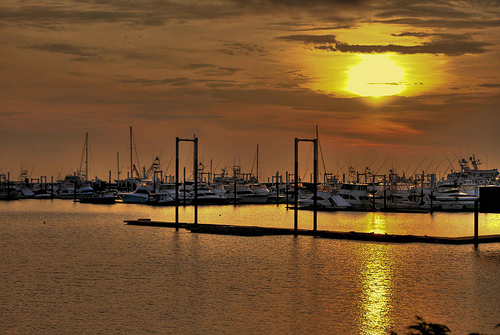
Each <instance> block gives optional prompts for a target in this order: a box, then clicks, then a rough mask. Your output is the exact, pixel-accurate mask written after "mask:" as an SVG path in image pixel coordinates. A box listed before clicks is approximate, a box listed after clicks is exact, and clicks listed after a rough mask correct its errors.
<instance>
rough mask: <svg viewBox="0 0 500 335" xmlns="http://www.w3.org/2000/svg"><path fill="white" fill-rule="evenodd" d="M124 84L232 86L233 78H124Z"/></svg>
mask: <svg viewBox="0 0 500 335" xmlns="http://www.w3.org/2000/svg"><path fill="white" fill-rule="evenodd" d="M121 82H122V83H124V84H141V85H144V86H158V85H171V86H189V85H193V84H200V83H201V84H207V86H212V87H214V86H217V85H219V86H232V85H234V83H235V82H234V81H233V80H211V79H192V78H186V77H177V78H167V79H143V78H136V79H124V80H122V81H121Z"/></svg>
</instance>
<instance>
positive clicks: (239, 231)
mask: <svg viewBox="0 0 500 335" xmlns="http://www.w3.org/2000/svg"><path fill="white" fill-rule="evenodd" d="M124 222H125V223H127V224H128V225H135V226H149V227H166V228H178V229H186V230H189V231H191V232H192V233H202V234H219V235H235V236H272V235H294V236H297V235H302V236H313V237H318V238H330V239H338V240H355V241H373V242H389V243H434V244H457V245H458V244H475V243H476V242H478V243H497V242H500V235H483V236H479V237H478V241H476V240H475V239H474V236H463V237H439V236H427V235H423V236H422V235H397V234H375V233H364V232H355V231H350V232H340V231H328V230H307V229H298V230H294V229H291V228H271V227H257V226H234V225H223V224H201V223H198V224H193V223H178V224H176V223H175V222H165V221H152V220H150V219H137V220H125V221H124Z"/></svg>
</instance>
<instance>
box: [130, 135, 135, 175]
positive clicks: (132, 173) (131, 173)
mask: <svg viewBox="0 0 500 335" xmlns="http://www.w3.org/2000/svg"><path fill="white" fill-rule="evenodd" d="M132 158H133V156H132V127H130V179H132V178H134V167H133V166H134V165H133V163H132Z"/></svg>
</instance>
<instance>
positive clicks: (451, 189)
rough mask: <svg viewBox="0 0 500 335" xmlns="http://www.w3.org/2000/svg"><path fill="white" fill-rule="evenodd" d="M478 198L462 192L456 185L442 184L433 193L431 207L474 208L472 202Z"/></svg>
mask: <svg viewBox="0 0 500 335" xmlns="http://www.w3.org/2000/svg"><path fill="white" fill-rule="evenodd" d="M478 199H479V197H478V196H476V195H473V194H469V193H466V192H463V191H462V190H461V189H460V188H459V187H458V186H455V185H450V184H442V185H439V186H438V188H437V190H436V192H434V194H433V202H432V208H433V209H437V210H466V209H474V203H475V202H476V201H477V200H478ZM429 206H430V204H429Z"/></svg>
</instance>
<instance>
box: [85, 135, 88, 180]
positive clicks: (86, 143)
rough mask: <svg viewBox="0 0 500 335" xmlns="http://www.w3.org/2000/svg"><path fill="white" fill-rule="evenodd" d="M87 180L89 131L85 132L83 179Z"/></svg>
mask: <svg viewBox="0 0 500 335" xmlns="http://www.w3.org/2000/svg"><path fill="white" fill-rule="evenodd" d="M88 180H89V133H85V181H88Z"/></svg>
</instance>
